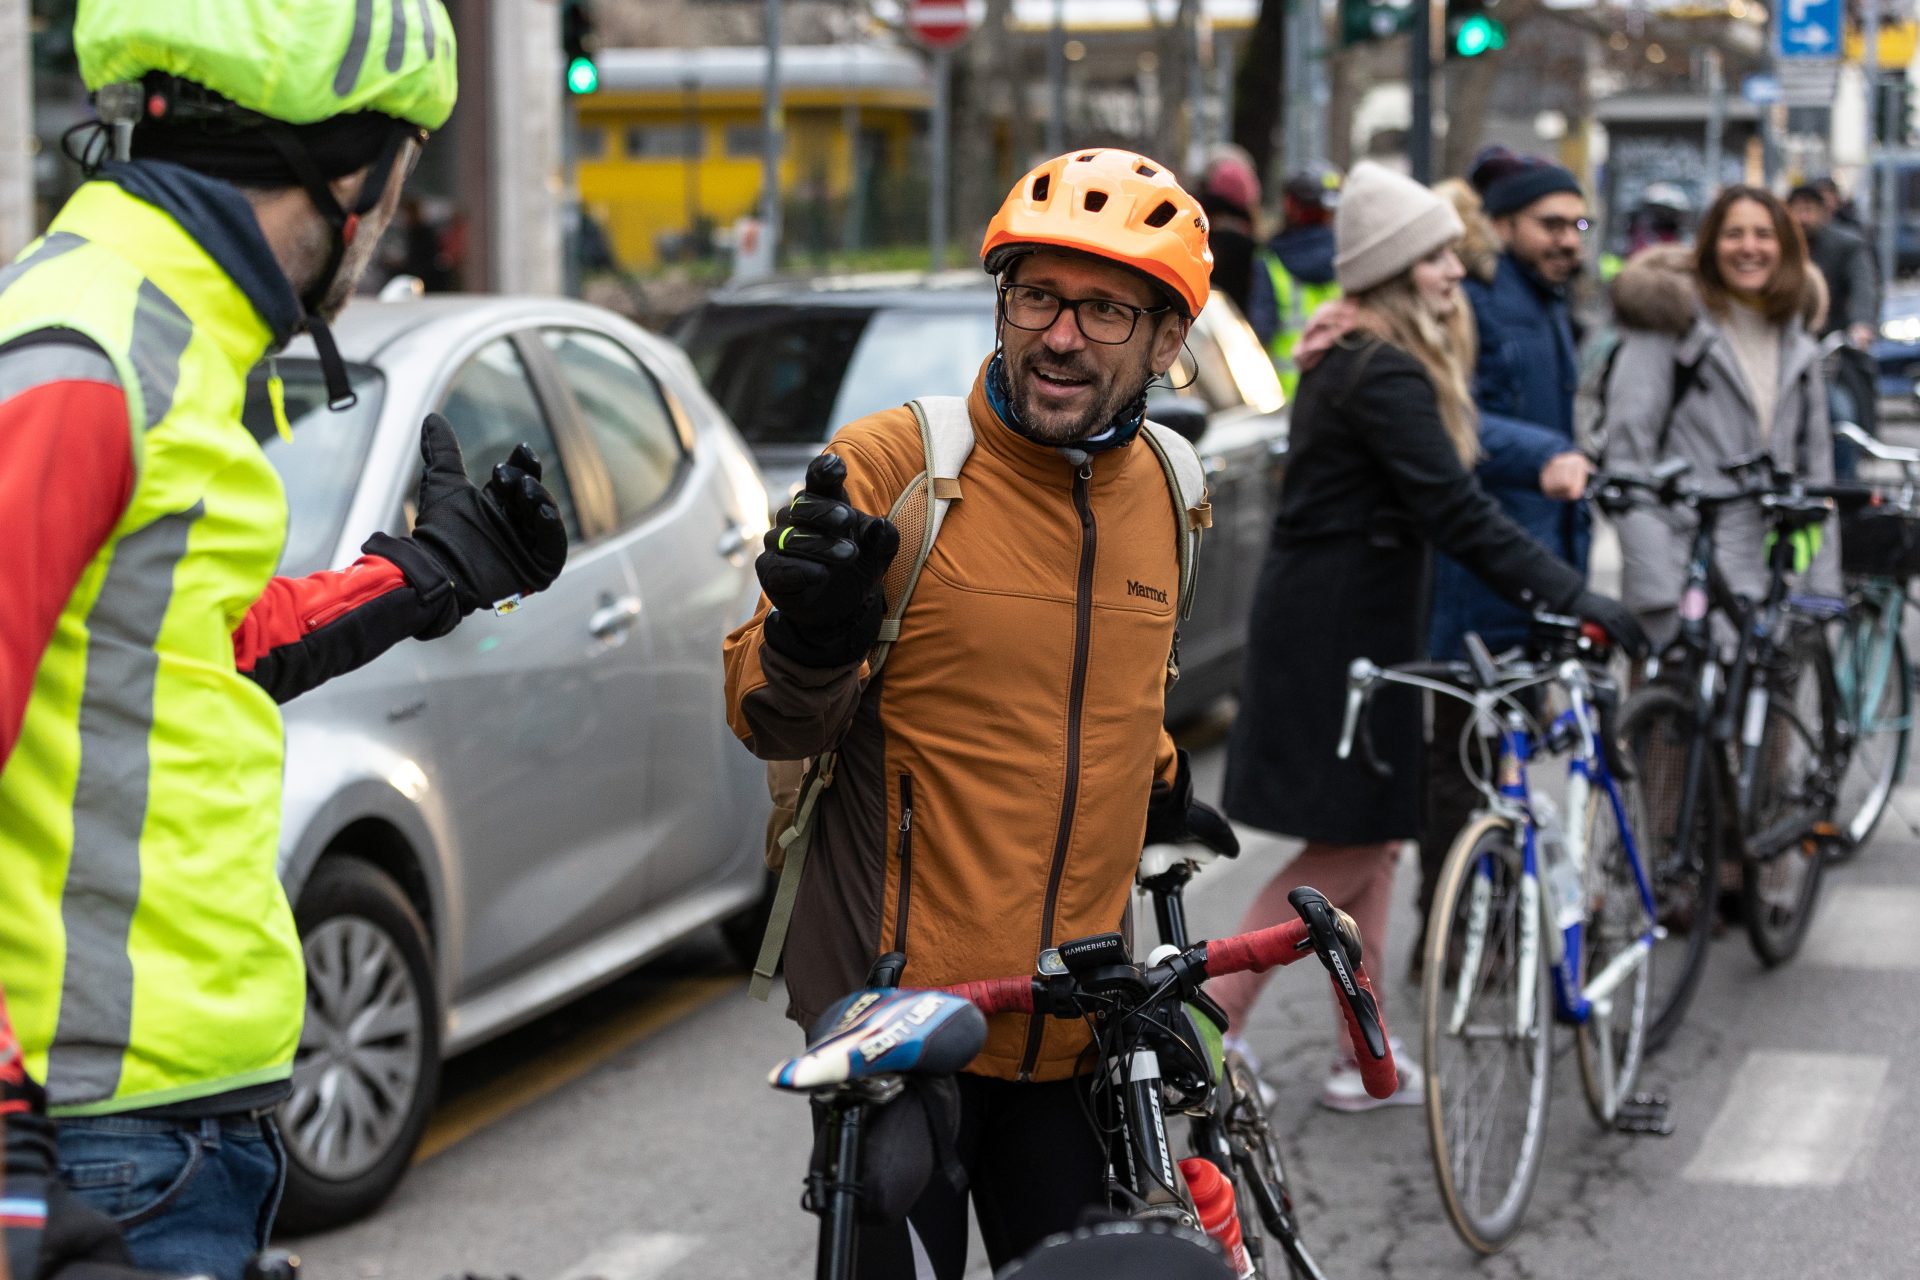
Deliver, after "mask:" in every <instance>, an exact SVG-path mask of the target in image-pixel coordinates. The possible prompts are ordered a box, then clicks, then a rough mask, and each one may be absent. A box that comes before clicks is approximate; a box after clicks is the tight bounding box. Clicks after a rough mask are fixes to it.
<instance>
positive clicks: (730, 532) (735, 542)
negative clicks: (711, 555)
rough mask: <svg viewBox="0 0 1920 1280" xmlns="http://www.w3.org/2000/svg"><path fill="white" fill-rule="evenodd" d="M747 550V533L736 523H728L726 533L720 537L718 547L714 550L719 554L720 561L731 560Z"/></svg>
mask: <svg viewBox="0 0 1920 1280" xmlns="http://www.w3.org/2000/svg"><path fill="white" fill-rule="evenodd" d="M746 549H747V531H746V530H745V529H744V528H742V527H741V526H740V524H739V522H738V521H728V522H727V531H726V532H725V533H723V534H721V535H720V545H719V546H717V547H715V548H714V550H716V551H718V552H719V553H720V558H721V559H722V560H731V559H733V558H734V557H735V556H737V555H739V554H740V553H741V552H742V551H745V550H746Z"/></svg>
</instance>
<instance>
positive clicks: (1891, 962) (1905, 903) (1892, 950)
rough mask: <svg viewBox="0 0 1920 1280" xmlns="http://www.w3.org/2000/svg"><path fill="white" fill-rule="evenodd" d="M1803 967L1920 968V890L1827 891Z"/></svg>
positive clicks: (1851, 887)
mask: <svg viewBox="0 0 1920 1280" xmlns="http://www.w3.org/2000/svg"><path fill="white" fill-rule="evenodd" d="M1800 963H1801V964H1814V965H1820V966H1822V967H1824V968H1831V969H1903V970H1904V969H1920V889H1896V888H1893V887H1892V886H1890V885H1865V884H1848V885H1840V886H1838V887H1836V888H1833V889H1832V890H1830V891H1829V892H1827V893H1826V894H1825V895H1824V897H1823V900H1822V901H1821V903H1820V911H1819V913H1818V914H1817V915H1815V916H1814V918H1813V923H1812V924H1811V925H1810V926H1808V929H1807V938H1806V941H1805V942H1803V943H1802V944H1801V949H1800Z"/></svg>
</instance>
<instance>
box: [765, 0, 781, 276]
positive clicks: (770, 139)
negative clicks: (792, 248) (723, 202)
mask: <svg viewBox="0 0 1920 1280" xmlns="http://www.w3.org/2000/svg"><path fill="white" fill-rule="evenodd" d="M785 114H786V113H785V111H784V110H783V108H782V104H781V98H780V0H767V91H766V94H765V96H764V98H763V100H762V102H761V104H760V236H761V243H762V244H763V245H765V246H766V248H765V250H764V251H763V252H764V253H765V255H766V263H767V269H768V270H770V271H772V270H777V269H778V267H779V263H780V156H781V153H782V151H783V150H784V149H785V143H786V139H785V138H784V137H783V136H782V132H781V130H782V127H783V124H784V117H785Z"/></svg>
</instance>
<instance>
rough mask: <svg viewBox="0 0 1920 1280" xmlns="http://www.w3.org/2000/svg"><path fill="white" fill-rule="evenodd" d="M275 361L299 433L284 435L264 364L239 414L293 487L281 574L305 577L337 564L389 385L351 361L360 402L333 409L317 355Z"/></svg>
mask: <svg viewBox="0 0 1920 1280" xmlns="http://www.w3.org/2000/svg"><path fill="white" fill-rule="evenodd" d="M277 363H278V365H279V367H280V380H281V382H283V383H284V384H285V387H286V396H287V421H288V423H289V424H290V425H291V426H292V428H293V438H292V439H291V440H288V439H282V438H281V436H280V434H279V432H278V431H277V430H276V429H275V427H274V422H273V409H272V406H271V403H270V402H269V401H268V399H267V377H268V368H267V366H266V365H264V364H263V365H260V366H257V367H256V368H255V369H254V371H253V373H252V374H251V375H250V376H249V377H248V378H247V399H246V404H245V405H244V407H243V408H242V409H241V411H240V417H241V420H242V421H244V422H245V423H246V424H247V428H248V430H250V431H252V432H253V435H254V438H255V439H257V440H259V441H260V443H261V448H262V449H263V450H264V451H265V452H266V455H267V461H268V462H270V463H272V464H273V469H274V470H275V471H278V472H279V473H280V483H281V485H282V487H284V488H285V489H286V491H287V544H286V549H285V550H284V551H283V552H282V553H281V555H280V572H281V573H284V574H288V575H290V576H293V577H301V576H304V575H306V574H309V573H316V572H318V571H319V570H321V569H326V568H330V567H331V566H330V565H329V564H328V561H329V560H330V559H331V558H332V556H333V549H334V547H335V546H336V545H337V544H338V543H339V541H340V527H341V525H342V523H343V522H344V521H345V520H346V518H347V507H348V506H349V505H350V504H351V503H352V501H353V491H354V488H355V486H356V485H357V484H358V482H359V479H360V469H361V467H362V466H363V465H364V464H365V462H366V458H367V446H368V444H369V443H370V442H371V441H372V440H373V428H374V426H375V424H376V423H378V422H379V420H380V402H381V399H382V397H383V396H384V394H385V391H386V384H385V382H384V381H383V380H382V379H381V377H380V374H379V372H378V371H377V370H374V369H371V368H368V367H367V366H365V365H349V366H348V367H347V376H348V378H349V379H350V380H351V382H352V385H353V390H354V394H355V395H357V396H358V397H359V400H358V401H357V402H356V403H355V404H354V406H353V407H352V408H351V409H346V410H343V411H341V412H339V413H335V412H333V411H332V410H330V409H328V408H327V381H326V377H325V375H323V374H322V373H321V372H320V364H319V362H318V361H315V360H284V359H283V360H280V361H278V362H277Z"/></svg>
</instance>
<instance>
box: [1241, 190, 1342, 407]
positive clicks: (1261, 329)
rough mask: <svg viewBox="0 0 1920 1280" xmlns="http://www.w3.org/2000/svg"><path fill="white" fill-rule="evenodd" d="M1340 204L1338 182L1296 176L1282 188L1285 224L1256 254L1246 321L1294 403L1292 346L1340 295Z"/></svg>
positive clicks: (1296, 372) (1296, 375) (1295, 375)
mask: <svg viewBox="0 0 1920 1280" xmlns="http://www.w3.org/2000/svg"><path fill="white" fill-rule="evenodd" d="M1339 203H1340V188H1339V178H1338V176H1337V175H1334V174H1327V175H1325V176H1324V177H1322V176H1320V175H1316V174H1311V173H1296V174H1294V175H1293V176H1292V177H1291V178H1289V179H1287V183H1286V186H1285V187H1284V188H1282V193H1281V210H1282V212H1283V213H1284V215H1285V217H1286V225H1285V226H1284V227H1282V228H1281V230H1280V232H1279V234H1278V235H1276V236H1274V237H1273V238H1272V239H1271V240H1269V241H1268V242H1267V244H1266V247H1265V248H1263V249H1262V250H1261V251H1260V253H1259V255H1258V263H1259V269H1256V270H1255V271H1254V273H1253V297H1252V301H1251V303H1250V305H1249V307H1248V315H1247V319H1248V320H1249V322H1251V323H1252V325H1253V329H1254V332H1255V333H1257V334H1259V335H1260V340H1261V341H1262V342H1263V343H1265V344H1266V347H1267V355H1268V356H1269V357H1271V358H1272V360H1273V367H1274V369H1275V370H1277V371H1278V372H1279V374H1280V385H1281V386H1282V387H1284V388H1285V389H1286V393H1287V398H1288V399H1289V400H1291V399H1292V398H1293V392H1294V388H1295V387H1296V386H1297V385H1298V384H1299V382H1300V370H1299V368H1298V367H1297V366H1296V365H1295V364H1294V362H1293V349H1294V346H1295V345H1296V344H1297V343H1298V342H1299V341H1300V335H1301V334H1302V333H1304V332H1306V328H1307V321H1308V320H1309V319H1310V318H1312V316H1313V313H1314V312H1315V311H1316V310H1318V309H1319V308H1320V307H1321V306H1323V305H1325V304H1326V303H1329V302H1331V301H1333V300H1334V299H1335V298H1338V297H1339V296H1340V286H1339V284H1338V283H1337V282H1336V281H1335V280H1334V278H1333V211H1334V209H1335V208H1336V207H1337V206H1338V205H1339Z"/></svg>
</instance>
